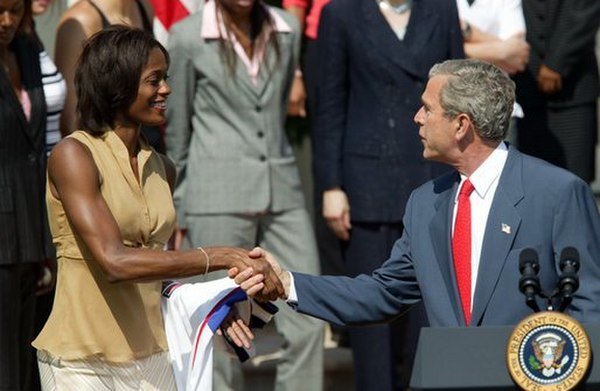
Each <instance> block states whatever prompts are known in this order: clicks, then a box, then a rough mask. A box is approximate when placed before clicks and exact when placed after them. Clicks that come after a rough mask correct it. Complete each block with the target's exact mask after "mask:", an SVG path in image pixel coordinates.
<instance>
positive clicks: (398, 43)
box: [361, 0, 438, 78]
mask: <svg viewBox="0 0 600 391" xmlns="http://www.w3.org/2000/svg"><path fill="white" fill-rule="evenodd" d="M361 12H362V14H363V15H364V18H365V23H366V26H365V29H364V33H365V35H366V39H367V41H368V46H367V47H369V48H372V49H371V50H376V51H377V52H379V55H381V56H384V57H387V58H388V59H389V64H390V66H391V68H388V71H389V72H391V73H392V74H394V73H396V72H397V70H395V69H394V67H400V68H402V69H403V70H404V71H405V72H407V73H409V74H412V75H414V76H416V77H419V78H423V77H425V76H426V74H427V71H428V69H425V68H428V67H425V66H422V65H421V64H420V63H419V61H418V59H419V58H420V57H421V56H416V55H414V54H413V53H412V52H413V51H414V52H419V51H422V50H426V49H425V48H426V47H427V45H428V40H429V39H430V35H431V34H432V32H433V30H434V28H435V26H436V24H437V23H438V20H437V15H436V14H435V13H432V12H431V11H430V10H428V9H426V8H425V7H423V6H422V4H421V1H419V0H414V2H413V7H412V10H411V15H410V20H409V22H408V26H407V29H406V35H405V36H404V40H400V39H399V38H398V37H397V36H396V33H395V32H394V31H393V30H392V28H391V27H390V25H389V23H388V21H387V20H386V19H385V16H383V14H382V13H381V11H380V10H379V7H378V6H377V2H375V1H373V0H363V1H362V3H361ZM415 26H418V32H417V31H415V29H416V28H417V27H415ZM387 63H388V62H387V61H383V62H382V64H383V65H384V66H385V67H386V68H387Z"/></svg>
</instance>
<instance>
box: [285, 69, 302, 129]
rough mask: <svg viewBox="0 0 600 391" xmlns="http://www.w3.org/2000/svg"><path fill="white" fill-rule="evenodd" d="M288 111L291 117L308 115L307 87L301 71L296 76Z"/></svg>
mask: <svg viewBox="0 0 600 391" xmlns="http://www.w3.org/2000/svg"><path fill="white" fill-rule="evenodd" d="M296 72H298V71H296ZM287 113H288V115H289V116H291V117H302V118H304V117H306V89H305V88H304V82H303V81H302V74H301V73H300V74H297V75H296V76H294V81H293V82H292V88H291V91H290V102H289V103H288V112H287Z"/></svg>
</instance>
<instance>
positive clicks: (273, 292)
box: [204, 247, 284, 300]
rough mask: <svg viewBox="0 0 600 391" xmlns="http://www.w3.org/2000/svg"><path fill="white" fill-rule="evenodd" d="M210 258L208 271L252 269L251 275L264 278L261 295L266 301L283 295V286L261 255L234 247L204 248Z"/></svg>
mask: <svg viewBox="0 0 600 391" xmlns="http://www.w3.org/2000/svg"><path fill="white" fill-rule="evenodd" d="M204 250H205V251H206V252H207V254H208V256H209V258H210V263H211V264H210V270H222V269H232V268H237V270H238V271H243V270H246V269H248V268H252V270H253V272H254V273H253V275H257V274H261V275H263V276H264V281H263V282H264V284H265V287H264V289H263V290H262V293H261V295H262V296H264V297H265V298H267V299H268V300H275V299H277V298H278V297H279V296H281V295H283V294H284V289H283V285H282V284H281V281H280V280H279V277H277V274H276V273H275V271H273V269H272V268H271V265H270V264H269V262H267V260H266V259H265V256H264V255H263V254H262V253H260V252H259V253H257V252H254V250H253V251H251V252H248V250H245V249H242V248H236V247H205V248H204Z"/></svg>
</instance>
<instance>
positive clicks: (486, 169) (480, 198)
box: [452, 143, 508, 308]
mask: <svg viewBox="0 0 600 391" xmlns="http://www.w3.org/2000/svg"><path fill="white" fill-rule="evenodd" d="M507 157H508V148H507V147H506V144H504V143H500V144H499V145H498V147H497V148H496V149H495V150H494V152H492V154H491V155H490V156H488V158H487V159H486V160H485V161H484V162H483V164H481V165H480V166H479V167H478V168H477V170H475V172H473V174H471V176H470V177H468V179H469V180H470V181H471V183H472V184H473V187H474V188H475V190H474V191H473V192H472V193H471V196H470V197H469V199H470V200H471V308H472V307H473V299H474V298H473V294H474V293H475V285H476V283H477V274H478V272H479V263H480V257H481V247H482V245H483V240H484V236H485V229H486V226H487V219H488V215H489V214H490V208H491V207H492V201H493V200H494V195H495V194H496V188H497V187H498V180H499V179H500V174H501V173H502V170H503V169H504V164H506V158H507ZM460 177H461V181H460V184H459V185H458V189H460V188H461V186H462V184H463V182H464V181H465V180H467V177H466V176H465V175H463V174H461V175H460ZM457 206H458V191H457V192H456V194H455V196H454V212H453V216H454V217H453V219H452V233H454V222H455V220H456V208H457ZM498 229H501V227H498Z"/></svg>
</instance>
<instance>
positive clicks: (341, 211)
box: [323, 189, 352, 240]
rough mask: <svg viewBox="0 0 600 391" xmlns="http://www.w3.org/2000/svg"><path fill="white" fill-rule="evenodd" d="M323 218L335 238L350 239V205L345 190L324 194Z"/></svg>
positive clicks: (329, 191) (333, 190)
mask: <svg viewBox="0 0 600 391" xmlns="http://www.w3.org/2000/svg"><path fill="white" fill-rule="evenodd" d="M323 217H325V220H326V221H327V225H328V226H329V228H330V229H331V230H332V231H333V233H334V234H335V236H337V237H338V238H340V239H341V240H348V239H350V229H351V228H352V225H351V224H350V204H349V203H348V197H347V196H346V193H344V191H343V190H341V189H332V190H327V191H325V192H324V193H323Z"/></svg>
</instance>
